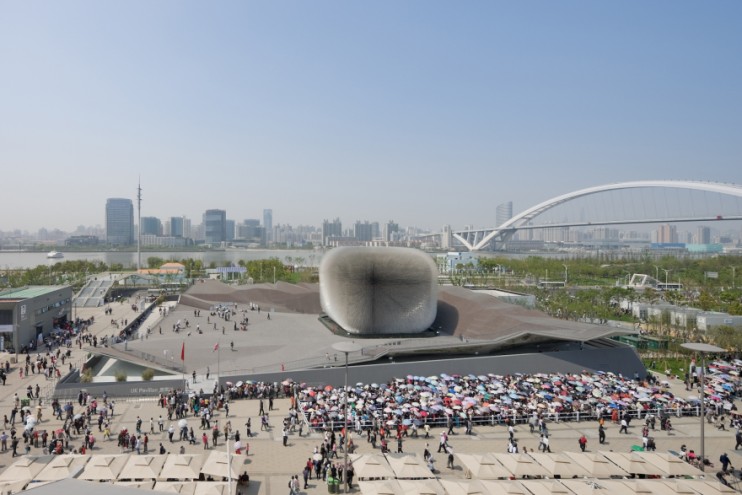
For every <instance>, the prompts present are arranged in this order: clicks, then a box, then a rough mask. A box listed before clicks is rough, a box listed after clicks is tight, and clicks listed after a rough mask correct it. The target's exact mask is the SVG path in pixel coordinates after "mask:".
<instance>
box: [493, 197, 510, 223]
mask: <svg viewBox="0 0 742 495" xmlns="http://www.w3.org/2000/svg"><path fill="white" fill-rule="evenodd" d="M511 218H513V202H512V201H506V202H505V203H501V204H499V205H497V209H496V210H495V223H496V224H497V225H495V227H499V226H500V225H502V224H504V223H505V222H507V221H508V220H510V219H511Z"/></svg>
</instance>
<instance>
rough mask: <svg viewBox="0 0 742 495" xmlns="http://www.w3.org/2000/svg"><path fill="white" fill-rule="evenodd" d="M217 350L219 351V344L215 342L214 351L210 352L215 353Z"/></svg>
mask: <svg viewBox="0 0 742 495" xmlns="http://www.w3.org/2000/svg"><path fill="white" fill-rule="evenodd" d="M218 350H219V343H218V342H217V343H216V344H214V350H213V351H211V352H216V351H218Z"/></svg>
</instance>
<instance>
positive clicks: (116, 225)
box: [106, 198, 134, 245]
mask: <svg viewBox="0 0 742 495" xmlns="http://www.w3.org/2000/svg"><path fill="white" fill-rule="evenodd" d="M106 242H107V243H108V244H119V245H130V244H134V203H133V202H132V201H131V200H130V199H125V198H108V200H107V201H106Z"/></svg>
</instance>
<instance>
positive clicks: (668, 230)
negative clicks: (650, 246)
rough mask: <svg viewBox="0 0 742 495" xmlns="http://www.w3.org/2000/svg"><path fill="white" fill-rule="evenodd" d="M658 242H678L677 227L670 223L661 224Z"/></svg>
mask: <svg viewBox="0 0 742 495" xmlns="http://www.w3.org/2000/svg"><path fill="white" fill-rule="evenodd" d="M657 242H658V243H660V244H672V243H675V242H678V232H677V229H676V227H675V226H674V225H670V224H669V223H666V224H663V225H660V227H659V228H658V229H657Z"/></svg>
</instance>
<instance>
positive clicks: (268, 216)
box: [263, 208, 273, 242]
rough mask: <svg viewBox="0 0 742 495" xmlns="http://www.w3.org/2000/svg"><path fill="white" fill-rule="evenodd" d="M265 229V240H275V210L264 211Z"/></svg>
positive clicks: (267, 209)
mask: <svg viewBox="0 0 742 495" xmlns="http://www.w3.org/2000/svg"><path fill="white" fill-rule="evenodd" d="M263 228H264V229H265V240H266V242H271V241H272V240H273V210H272V209H270V208H266V209H264V210H263Z"/></svg>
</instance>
